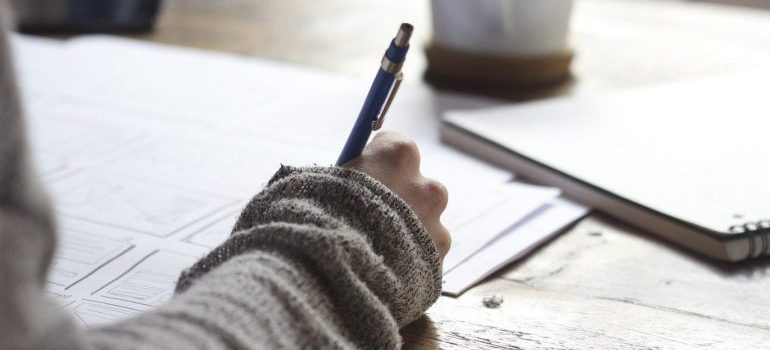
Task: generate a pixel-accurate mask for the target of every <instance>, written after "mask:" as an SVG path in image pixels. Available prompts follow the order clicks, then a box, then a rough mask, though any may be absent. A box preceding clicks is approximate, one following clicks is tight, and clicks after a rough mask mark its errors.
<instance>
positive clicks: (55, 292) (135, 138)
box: [14, 36, 556, 327]
mask: <svg viewBox="0 0 770 350" xmlns="http://www.w3.org/2000/svg"><path fill="white" fill-rule="evenodd" d="M14 45H15V46H16V47H15V49H16V57H17V62H19V65H18V70H19V76H20V79H21V83H22V90H23V93H24V95H25V99H26V106H25V107H26V112H27V119H28V120H27V121H28V125H29V133H30V141H31V146H32V150H33V160H34V161H35V163H36V164H37V167H38V170H39V171H40V172H41V176H42V177H43V180H44V182H45V185H46V187H47V189H48V192H49V193H50V195H51V197H52V200H53V203H54V206H55V212H56V215H57V220H58V222H59V228H60V229H59V235H60V243H59V247H58V250H57V252H56V256H55V258H54V262H53V266H52V268H51V274H50V275H49V278H48V288H47V289H48V293H49V295H50V296H51V297H52V298H53V299H55V300H57V301H58V302H59V303H61V304H62V305H64V306H66V307H67V308H68V309H70V310H71V311H72V312H73V315H74V316H75V317H76V319H77V320H79V321H80V322H81V324H82V326H84V327H92V326H94V325H98V324H101V323H105V322H112V321H114V320H117V319H121V318H124V317H128V316H131V315H135V314H137V313H139V312H142V311H144V310H147V309H150V308H152V307H155V306H157V305H158V304H160V303H162V302H163V301H165V300H167V299H168V298H169V297H170V296H171V294H172V293H173V289H174V284H175V281H176V278H177V277H178V276H179V273H180V272H181V270H182V269H183V268H185V267H188V266H190V265H191V264H193V263H194V262H195V261H196V260H197V259H199V258H200V257H202V256H204V255H205V254H206V253H207V252H208V251H209V250H210V249H211V248H212V247H215V246H217V245H218V244H220V243H221V242H223V241H224V240H225V239H226V238H227V237H228V236H229V234H230V230H231V228H232V226H233V224H234V223H235V221H236V219H237V216H238V214H239V213H240V210H241V209H242V207H243V206H244V205H245V203H247V201H248V200H249V199H250V198H251V196H253V195H254V194H255V193H257V192H258V191H259V190H260V188H261V187H262V186H263V185H264V183H265V182H267V180H268V179H269V177H270V176H271V175H272V174H273V172H274V171H275V170H276V169H277V168H278V167H279V166H280V164H282V163H283V164H293V165H312V164H314V163H318V164H331V163H332V162H333V161H334V160H335V159H336V157H337V153H338V152H339V150H340V149H341V147H342V144H343V143H344V141H345V138H346V136H347V133H348V132H349V130H350V126H351V124H352V121H353V118H354V116H355V115H357V112H358V108H359V107H360V104H361V103H362V101H363V99H364V95H365V94H366V91H367V90H368V82H365V81H358V80H353V79H349V78H345V77H340V76H337V75H332V74H328V73H323V72H318V71H314V70H309V69H305V68H297V67H293V66H288V65H284V64H280V63H275V62H269V61H258V60H248V59H244V58H239V57H235V56H228V55H219V54H213V53H205V52H200V51H194V50H186V49H178V48H170V47H165V46H158V45H152V44H144V43H138V42H134V41H127V40H122V39H111V38H104V37H96V38H89V39H76V40H73V41H72V42H71V43H61V42H51V41H47V40H34V39H27V38H24V37H18V36H17V37H15V38H14ZM490 103H492V102H491V101H486V100H478V99H471V98H464V97H462V96H453V95H446V94H436V93H434V92H432V91H430V90H428V89H422V88H409V87H407V88H405V89H402V91H400V92H399V96H398V98H397V99H396V102H395V104H394V106H393V108H392V109H391V111H390V113H389V115H388V117H387V120H386V127H387V128H390V129H394V130H398V131H399V132H401V133H403V134H405V135H407V136H409V137H411V138H413V139H415V140H416V141H417V143H418V144H419V145H420V147H421V152H422V159H423V164H422V165H423V168H422V171H423V173H424V174H426V175H428V176H432V177H434V178H437V179H438V180H440V181H442V182H444V183H445V184H446V185H447V186H448V188H449V190H450V202H449V207H448V209H447V212H446V214H445V215H444V217H443V219H444V220H445V222H446V223H447V226H448V227H450V229H452V230H453V231H454V233H455V247H456V248H457V251H460V252H463V251H465V252H472V251H474V250H476V248H474V247H476V246H477V245H479V244H481V245H483V244H484V243H483V242H482V243H479V242H481V241H488V240H490V239H493V238H494V237H495V236H496V235H497V234H499V233H500V232H502V230H503V229H504V228H505V227H507V226H510V224H512V223H513V222H515V221H516V220H517V217H519V216H521V215H523V214H521V213H523V212H524V211H525V208H536V207H537V206H539V205H542V204H543V202H545V201H547V200H548V199H550V198H552V197H553V196H554V195H555V193H556V192H555V190H552V189H546V188H541V187H537V186H529V185H523V184H506V182H507V181H508V180H509V178H510V175H509V174H508V173H507V172H505V171H502V170H500V169H497V168H493V167H490V166H488V165H486V164H484V163H482V162H480V161H478V160H475V159H473V158H470V157H468V156H465V155H463V154H461V153H458V152H457V151H454V150H452V149H450V148H448V147H445V146H443V145H441V144H440V143H439V141H438V124H439V117H440V115H441V114H442V113H443V111H444V110H446V109H447V108H458V107H479V106H484V105H489V104H490ZM458 169H462V171H457V170H458ZM469 183H473V184H474V189H470V188H469V187H468V184H469ZM478 183H483V184H486V186H484V187H482V188H478V187H477V186H478V185H477V184H478ZM538 201H540V203H537V202H538ZM497 213H500V214H501V215H497ZM474 225H475V226H474ZM476 239H479V241H478V242H475V241H474V240H476ZM464 247H465V248H464ZM463 254H465V253H463ZM450 259H453V258H450Z"/></svg>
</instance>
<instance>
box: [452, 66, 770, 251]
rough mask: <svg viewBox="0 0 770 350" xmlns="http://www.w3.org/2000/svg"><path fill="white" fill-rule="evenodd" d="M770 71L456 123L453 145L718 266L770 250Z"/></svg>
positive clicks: (460, 114)
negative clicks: (553, 187) (673, 243)
mask: <svg viewBox="0 0 770 350" xmlns="http://www.w3.org/2000/svg"><path fill="white" fill-rule="evenodd" d="M769 81H770V71H758V72H750V73H741V74H736V75H731V76H721V77H711V78H704V79H699V80H694V81H687V82H678V83H674V84H670V85H665V86H657V87H646V88H639V89H634V90H627V91H623V92H618V93H613V94H607V95H598V96H597V95H590V96H588V95H587V96H575V97H569V98H558V99H552V100H546V101H542V102H535V103H528V104H519V105H509V106H503V107H493V108H487V109H479V110H473V111H457V112H451V113H447V114H446V116H445V120H444V122H443V126H442V140H444V142H446V143H449V144H451V145H454V146H455V147H457V148H460V149H462V150H464V151H466V152H469V153H471V154H474V155H476V156H478V157H481V158H484V159H486V160H488V161H491V162H493V163H495V164H497V165H500V166H503V167H505V168H507V169H510V170H512V171H513V172H514V173H516V174H517V175H518V176H520V177H523V178H525V179H527V180H530V181H533V182H536V183H540V184H545V185H551V186H557V187H559V188H561V189H562V190H563V192H564V193H565V194H566V195H567V197H569V198H571V199H574V200H576V201H578V202H581V203H583V204H587V205H589V206H591V207H594V208H596V209H598V210H600V211H603V212H605V213H607V214H610V215H612V216H615V217H617V218H619V219H621V220H624V221H626V222H628V223H631V224H633V225H636V226H638V227H640V228H642V229H645V230H647V231H649V232H651V233H654V234H657V235H660V236H661V237H664V238H665V239H668V240H670V241H673V242H676V243H678V244H680V245H682V246H684V247H687V248H689V249H692V250H694V251H697V252H699V253H702V254H705V255H707V256H709V257H712V258H716V259H720V260H727V261H738V260H744V259H750V258H756V257H759V256H763V255H768V251H769V250H770V247H769V246H770V245H769V244H768V235H769V234H770V103H768V96H769V95H768V91H770V90H768V82H769Z"/></svg>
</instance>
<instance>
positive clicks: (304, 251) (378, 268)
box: [89, 167, 441, 349]
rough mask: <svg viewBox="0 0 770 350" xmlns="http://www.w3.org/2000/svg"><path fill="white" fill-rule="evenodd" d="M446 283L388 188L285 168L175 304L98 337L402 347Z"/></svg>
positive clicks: (101, 341)
mask: <svg viewBox="0 0 770 350" xmlns="http://www.w3.org/2000/svg"><path fill="white" fill-rule="evenodd" d="M440 290H441V268H440V262H439V258H438V253H437V250H436V247H435V245H434V244H433V242H432V241H431V239H430V237H429V236H428V234H427V233H426V232H425V230H424V228H423V227H422V225H421V223H420V222H419V220H418V219H417V217H416V216H415V214H414V213H413V212H412V210H410V209H409V207H408V206H407V204H406V203H405V202H404V201H402V200H401V199H400V198H398V197H397V196H396V195H394V194H393V193H392V192H391V191H390V190H388V189H387V188H386V187H385V186H383V185H381V184H380V183H378V182H377V181H375V180H374V179H372V178H371V177H369V176H367V175H365V174H362V173H358V172H354V171H350V170H345V169H340V168H294V167H282V168H281V169H280V170H279V171H278V173H277V174H276V175H275V176H274V178H273V179H272V180H271V181H270V183H269V184H268V186H267V187H266V188H265V190H264V191H262V192H261V193H260V194H258V195H257V196H256V197H254V199H253V200H252V201H251V202H250V203H249V204H248V206H247V207H246V209H245V210H244V211H243V213H242V214H241V217H240V219H239V220H238V223H237V224H236V227H235V230H234V233H233V235H232V236H231V238H230V239H229V240H228V241H227V242H225V243H224V244H223V245H221V246H219V247H218V248H216V249H214V250H213V251H212V252H211V253H210V254H209V255H208V256H206V257H204V258H203V259H201V260H200V261H199V262H198V263H196V264H195V265H194V266H192V267H191V268H190V269H188V270H186V271H185V272H184V273H183V274H182V276H181V278H180V279H179V282H178V286H177V295H176V296H175V297H174V298H173V299H172V300H171V301H170V302H169V303H168V304H167V305H164V306H162V307H160V308H159V309H156V310H154V311H151V312H149V313H146V314H144V315H142V316H139V317H137V318H134V319H131V320H128V321H125V322H121V323H118V324H114V325H110V326H107V327H104V328H101V329H98V330H96V331H95V332H93V333H92V334H90V335H89V337H90V339H91V341H92V342H93V343H94V344H95V345H98V347H103V348H114V347H116V345H119V344H132V345H131V346H132V347H134V348H143V347H146V348H154V349H165V348H238V349H252V348H253V349H258V348H276V347H288V348H398V347H399V346H400V345H401V339H400V336H399V333H398V330H399V328H400V327H402V326H404V325H406V324H408V323H409V322H411V321H413V320H415V319H416V318H418V317H419V316H420V315H421V314H422V313H423V312H424V311H425V310H426V309H427V308H428V307H429V306H430V305H431V304H433V302H435V301H436V299H437V298H438V296H439V294H440Z"/></svg>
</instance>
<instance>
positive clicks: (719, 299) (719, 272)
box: [139, 0, 770, 349]
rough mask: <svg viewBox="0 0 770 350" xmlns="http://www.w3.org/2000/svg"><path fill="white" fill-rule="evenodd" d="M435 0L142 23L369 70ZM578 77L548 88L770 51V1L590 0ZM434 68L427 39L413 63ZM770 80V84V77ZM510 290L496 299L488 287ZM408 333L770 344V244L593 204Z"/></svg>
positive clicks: (188, 5) (171, 8)
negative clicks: (651, 231) (750, 252)
mask: <svg viewBox="0 0 770 350" xmlns="http://www.w3.org/2000/svg"><path fill="white" fill-rule="evenodd" d="M400 21H410V22H412V23H414V24H415V26H416V27H417V28H418V29H417V33H416V37H417V41H416V42H418V43H420V42H422V43H425V42H426V41H427V40H428V38H429V37H430V33H429V32H430V29H429V28H430V12H429V2H428V1H416V0H390V1H387V2H383V1H376V0H324V1H307V0H262V1H259V0H251V1H249V0H225V1H209V0H169V1H166V6H165V8H164V12H163V13H162V15H161V17H160V20H159V23H158V27H157V30H156V31H155V32H153V33H151V34H149V35H142V36H139V37H140V38H143V39H147V40H153V41H158V42H165V43H171V44H177V45H186V46H193V47H199V48H204V49H212V50H221V51H228V52H235V53H239V54H244V55H250V56H258V57H263V58H271V59H276V60H281V61H287V62H293V63H298V64H304V65H310V66H315V67H319V68H323V69H327V70H331V71H336V72H340V73H345V74H349V75H353V76H358V77H361V78H366V79H369V78H370V75H371V74H372V73H373V71H372V69H373V62H378V61H379V59H380V55H381V54H382V50H383V47H382V45H383V42H386V41H387V40H389V39H390V37H392V35H393V34H394V30H395V27H396V24H397V23H399V22H400ZM572 42H573V45H574V47H575V49H576V52H577V58H576V60H575V62H574V64H573V72H574V75H575V80H574V82H573V83H571V84H567V85H565V86H562V87H560V88H559V89H555V90H553V91H551V92H549V93H548V94H546V95H550V94H575V93H586V92H596V91H606V90H615V89H624V88H630V87H636V86H642V85H648V84H657V83H661V82H667V81H675V80H681V79H687V78H693V77H699V76H705V75H713V74H718V73H725V72H732V71H737V70H744V69H751V68H753V67H757V66H759V65H762V64H765V63H766V62H768V63H770V12H767V11H761V10H749V9H740V8H731V7H726V6H720V5H702V4H694V3H690V2H678V1H654V0H647V1H629V0H626V1H621V0H582V1H580V0H578V2H577V3H576V8H575V12H574V16H573V33H572ZM406 67H407V68H406V72H405V73H406V74H407V77H408V79H409V80H408V81H409V83H411V84H424V83H423V82H422V81H421V75H422V72H423V70H424V68H425V60H424V55H422V53H421V52H420V50H419V49H418V50H414V52H413V54H412V55H411V56H410V62H409V64H408V65H407V66H406ZM768 92H769V93H770V88H769V89H768ZM494 294H499V295H500V296H502V297H503V298H504V302H503V304H502V305H501V306H500V307H499V308H496V309H490V308H485V307H484V306H482V298H483V297H486V296H491V295H494ZM403 334H404V336H405V339H406V347H407V348H416V349H430V348H437V347H438V348H463V349H466V348H479V349H494V348H505V349H511V348H513V349H516V348H527V349H529V348H539V349H625V348H629V349H631V348H633V349H638V348H649V349H657V348H667V349H668V348H677V349H679V348H706V349H711V348H719V349H749V348H754V349H767V348H770V260H768V259H765V260H760V261H755V262H751V263H742V264H735V265H728V264H724V263H718V262H714V261H709V260H704V259H701V258H699V257H697V256H693V255H691V254H690V253H688V252H686V251H683V250H681V249H679V248H676V247H674V246H671V245H669V244H668V243H666V242H663V241H661V240H659V239H656V238H653V237H652V236H650V235H648V234H645V233H642V232H639V231H638V230H637V229H634V228H631V227H629V226H626V225H623V224H621V223H618V222H616V221H614V220H612V219H610V218H607V217H605V216H603V215H601V214H593V215H591V216H589V217H588V218H586V219H584V220H583V221H582V222H580V223H579V224H577V225H576V226H575V227H573V228H572V229H570V230H568V231H567V232H566V233H565V234H563V235H561V236H560V237H559V238H558V239H555V240H553V241H552V242H550V243H549V244H547V245H546V246H544V247H542V248H541V249H539V250H537V251H536V252H535V253H533V254H531V256H529V258H527V259H525V260H524V261H521V262H518V263H516V264H513V265H511V266H509V267H508V268H507V269H505V270H504V271H502V272H501V273H498V274H496V275H495V276H493V277H492V278H489V279H487V281H486V282H484V283H483V284H481V285H479V286H478V287H476V288H473V289H471V290H470V291H468V292H466V293H465V294H464V295H463V296H462V297H460V298H449V297H442V298H441V299H440V300H439V301H438V303H436V305H435V306H433V307H432V308H431V309H430V310H429V311H428V314H427V317H424V318H423V319H421V320H420V321H418V322H416V323H414V324H412V325H411V326H409V327H407V328H406V329H404V330H403Z"/></svg>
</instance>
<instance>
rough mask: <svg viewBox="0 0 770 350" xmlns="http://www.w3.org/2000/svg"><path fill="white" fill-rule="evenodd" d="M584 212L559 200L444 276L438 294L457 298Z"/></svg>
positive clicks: (580, 206)
mask: <svg viewBox="0 0 770 350" xmlns="http://www.w3.org/2000/svg"><path fill="white" fill-rule="evenodd" d="M587 212H588V208H586V207H584V206H582V205H580V204H577V203H575V202H572V201H569V200H567V199H565V198H563V197H559V198H556V199H554V200H552V201H551V202H550V203H549V204H548V205H546V206H544V207H542V208H540V210H538V211H536V212H534V213H532V214H531V215H530V216H529V217H527V218H526V219H525V220H522V221H521V222H519V223H517V224H516V225H515V226H513V227H511V228H510V229H509V230H507V231H506V232H505V233H503V234H502V235H500V237H498V238H497V239H496V240H494V241H492V242H491V243H489V244H488V245H487V246H485V247H484V248H483V249H481V250H479V251H478V252H476V253H475V254H473V255H472V256H471V257H469V258H468V259H466V260H465V261H463V263H462V264H459V265H457V266H456V267H455V268H453V269H449V270H446V269H445V273H444V284H443V286H442V291H443V292H444V293H446V294H449V295H459V294H461V293H462V292H464V291H465V290H466V289H468V288H470V287H472V286H473V285H474V284H476V283H477V282H479V281H481V280H482V279H484V278H485V277H487V276H489V275H490V274H492V273H494V272H495V271H497V270H498V269H500V268H502V267H503V266H505V265H507V264H509V263H511V262H513V261H514V260H517V259H520V258H521V257H523V256H524V255H526V254H527V253H529V252H530V251H531V250H532V249H534V248H536V247H538V246H539V245H540V244H542V243H543V242H545V241H546V240H548V239H549V238H551V237H553V235H555V234H556V233H558V232H560V231H561V230H562V229H564V228H565V227H566V226H568V225H570V224H572V223H573V222H575V221H576V220H578V219H579V218H581V217H583V216H584V215H585V214H586V213H587Z"/></svg>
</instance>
